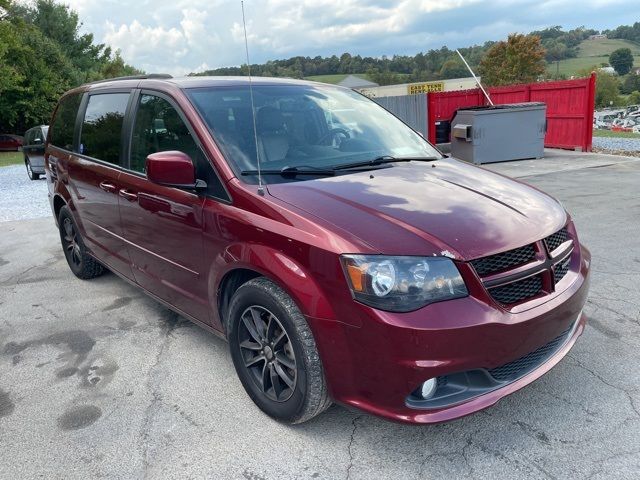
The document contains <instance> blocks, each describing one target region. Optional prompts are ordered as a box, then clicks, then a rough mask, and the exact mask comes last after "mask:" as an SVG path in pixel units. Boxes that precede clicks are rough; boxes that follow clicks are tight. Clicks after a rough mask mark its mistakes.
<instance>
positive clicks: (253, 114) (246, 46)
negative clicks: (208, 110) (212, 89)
mask: <svg viewBox="0 0 640 480" xmlns="http://www.w3.org/2000/svg"><path fill="white" fill-rule="evenodd" d="M240 6H241V8H242V26H243V27H244V49H245V52H246V54H247V70H248V72H249V95H250V96H251V118H252V119H253V137H254V140H255V142H256V161H257V162H258V195H261V196H264V187H263V186H262V171H261V169H260V149H259V148H258V130H257V128H256V107H255V105H254V103H253V83H252V81H251V62H249V43H248V42H247V23H246V22H245V19H244V1H241V2H240Z"/></svg>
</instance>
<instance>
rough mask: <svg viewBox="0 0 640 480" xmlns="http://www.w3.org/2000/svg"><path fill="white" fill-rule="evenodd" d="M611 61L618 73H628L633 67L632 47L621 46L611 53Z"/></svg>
mask: <svg viewBox="0 0 640 480" xmlns="http://www.w3.org/2000/svg"><path fill="white" fill-rule="evenodd" d="M609 63H610V64H611V66H612V67H613V68H615V70H616V72H617V73H618V75H626V74H627V73H629V72H630V71H631V67H633V55H632V54H631V49H630V48H619V49H617V50H614V51H613V52H611V55H609Z"/></svg>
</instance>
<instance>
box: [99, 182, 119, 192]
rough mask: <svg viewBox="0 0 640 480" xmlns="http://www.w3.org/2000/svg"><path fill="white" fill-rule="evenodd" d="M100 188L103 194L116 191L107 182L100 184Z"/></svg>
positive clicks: (111, 184) (113, 186) (114, 187)
mask: <svg viewBox="0 0 640 480" xmlns="http://www.w3.org/2000/svg"><path fill="white" fill-rule="evenodd" d="M100 188H101V189H102V190H104V191H105V192H109V193H113V192H115V191H116V186H115V185H114V184H113V183H109V182H106V181H105V182H100Z"/></svg>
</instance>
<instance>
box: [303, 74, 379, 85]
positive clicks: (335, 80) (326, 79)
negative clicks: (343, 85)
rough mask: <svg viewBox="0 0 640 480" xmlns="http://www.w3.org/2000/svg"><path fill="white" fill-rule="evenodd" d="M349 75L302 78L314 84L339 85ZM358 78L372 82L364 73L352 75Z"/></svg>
mask: <svg viewBox="0 0 640 480" xmlns="http://www.w3.org/2000/svg"><path fill="white" fill-rule="evenodd" d="M349 75H351V74H350V73H336V74H333V75H311V76H309V77H304V79H305V80H312V81H314V82H323V83H332V84H334V85H335V84H336V83H340V82H341V81H342V80H344V79H345V78H347V77H348V76H349ZM354 76H356V77H358V78H364V79H365V80H369V81H370V82H371V81H373V80H371V77H369V75H367V74H366V73H358V74H356V75H354Z"/></svg>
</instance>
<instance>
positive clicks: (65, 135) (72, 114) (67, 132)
mask: <svg viewBox="0 0 640 480" xmlns="http://www.w3.org/2000/svg"><path fill="white" fill-rule="evenodd" d="M80 100H81V95H80V94H79V93H75V94H71V95H67V96H66V97H64V98H63V99H62V100H60V104H59V105H58V109H57V110H56V115H55V117H54V118H53V119H52V120H51V126H50V128H51V144H52V145H55V146H56V147H59V148H64V149H65V150H73V132H74V130H75V126H76V116H77V115H78V108H80Z"/></svg>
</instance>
